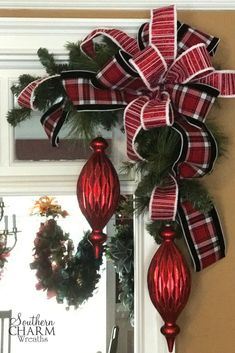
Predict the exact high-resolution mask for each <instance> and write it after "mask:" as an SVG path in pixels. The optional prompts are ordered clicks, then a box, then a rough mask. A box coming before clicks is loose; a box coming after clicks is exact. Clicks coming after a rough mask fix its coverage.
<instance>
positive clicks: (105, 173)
mask: <svg viewBox="0 0 235 353" xmlns="http://www.w3.org/2000/svg"><path fill="white" fill-rule="evenodd" d="M90 147H91V149H92V150H93V154H92V156H91V157H90V158H89V160H88V161H87V162H86V164H85V165H84V167H83V168H82V171H81V173H80V175H79V178H78V182H77V198H78V203H79V206H80V209H81V211H82V213H83V214H84V216H85V217H86V219H87V221H88V223H89V224H90V226H91V228H92V232H91V234H90V236H89V240H90V242H91V243H92V245H93V246H94V252H95V258H96V259H98V258H99V256H100V254H101V250H102V244H103V243H104V242H105V241H106V239H107V235H106V234H104V233H103V232H102V230H103V228H104V227H105V225H106V224H107V223H108V221H109V219H110V218H111V217H112V215H113V213H114V212H115V210H116V208H117V204H118V201H119V197H120V184H119V179H118V176H117V173H116V171H115V169H114V167H113V165H112V163H111V162H110V160H109V159H108V157H107V156H106V154H105V150H106V148H107V147H108V143H107V142H106V141H105V140H104V139H103V138H102V137H97V138H95V139H94V140H92V141H91V144H90Z"/></svg>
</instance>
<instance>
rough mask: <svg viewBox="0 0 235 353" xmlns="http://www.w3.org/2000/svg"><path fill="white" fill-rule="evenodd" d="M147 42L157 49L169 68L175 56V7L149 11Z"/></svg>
mask: <svg viewBox="0 0 235 353" xmlns="http://www.w3.org/2000/svg"><path fill="white" fill-rule="evenodd" d="M149 42H150V43H151V44H153V45H154V46H156V47H157V48H158V50H159V51H160V53H161V54H162V56H163V58H164V60H165V62H166V63H167V66H170V65H171V63H172V62H173V61H174V59H175V58H176V54H177V14H176V7H175V5H171V6H166V7H162V8H159V9H153V10H152V11H151V21H150V24H149Z"/></svg>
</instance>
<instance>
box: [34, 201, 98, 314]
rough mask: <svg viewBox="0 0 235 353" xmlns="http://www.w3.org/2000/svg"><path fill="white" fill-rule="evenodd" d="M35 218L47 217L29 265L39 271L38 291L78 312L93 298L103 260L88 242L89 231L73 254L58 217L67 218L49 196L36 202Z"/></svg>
mask: <svg viewBox="0 0 235 353" xmlns="http://www.w3.org/2000/svg"><path fill="white" fill-rule="evenodd" d="M32 214H40V215H41V216H46V217H47V220H46V221H45V222H44V223H41V226H40V229H39V231H38V232H37V234H36V238H35V240H34V246H35V247H34V261H33V262H32V263H31V264H30V267H31V269H32V270H36V277H37V279H38V282H37V284H36V289H38V290H45V291H47V297H48V298H51V297H54V296H56V300H57V302H58V303H66V304H67V308H69V307H70V306H74V308H78V307H79V306H80V305H81V304H83V303H84V302H85V301H87V300H88V299H89V298H90V297H92V296H93V292H94V290H95V289H96V286H97V283H98V281H99V279H100V272H99V271H100V266H101V264H102V259H98V260H96V259H94V256H93V247H92V245H91V244H90V243H89V241H88V240H87V237H88V235H89V231H88V232H86V233H85V234H84V236H83V238H82V240H81V241H80V242H79V244H78V247H77V251H76V253H75V254H73V253H74V245H73V241H72V240H71V239H70V238H69V234H68V233H65V232H64V231H63V230H62V228H61V227H60V226H59V225H58V224H57V221H56V220H55V218H56V217H58V216H62V217H66V216H67V215H68V213H67V212H66V211H62V209H61V206H60V205H58V204H57V203H56V202H54V199H53V198H50V197H48V196H45V197H41V198H40V199H39V200H38V201H36V203H35V205H34V208H33V212H32Z"/></svg>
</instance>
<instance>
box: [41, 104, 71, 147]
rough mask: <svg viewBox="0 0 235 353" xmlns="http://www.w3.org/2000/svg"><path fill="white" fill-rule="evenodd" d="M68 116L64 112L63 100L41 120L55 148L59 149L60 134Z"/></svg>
mask: <svg viewBox="0 0 235 353" xmlns="http://www.w3.org/2000/svg"><path fill="white" fill-rule="evenodd" d="M66 116H67V112H65V111H64V100H62V101H61V102H59V103H57V104H54V105H53V106H52V107H51V108H50V109H48V110H47V111H46V113H44V114H43V116H42V117H41V119H40V121H41V124H42V126H43V128H44V130H45V132H46V134H47V136H48V138H49V140H50V141H51V144H52V146H53V147H58V145H59V137H58V134H59V132H60V130H61V128H62V126H63V124H64V122H65V119H66Z"/></svg>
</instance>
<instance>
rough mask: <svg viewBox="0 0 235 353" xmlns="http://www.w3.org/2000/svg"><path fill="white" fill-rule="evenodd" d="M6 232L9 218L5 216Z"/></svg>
mask: <svg viewBox="0 0 235 353" xmlns="http://www.w3.org/2000/svg"><path fill="white" fill-rule="evenodd" d="M4 223H5V230H8V216H4Z"/></svg>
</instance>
